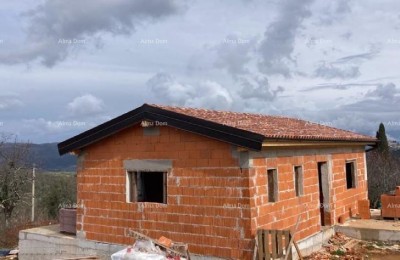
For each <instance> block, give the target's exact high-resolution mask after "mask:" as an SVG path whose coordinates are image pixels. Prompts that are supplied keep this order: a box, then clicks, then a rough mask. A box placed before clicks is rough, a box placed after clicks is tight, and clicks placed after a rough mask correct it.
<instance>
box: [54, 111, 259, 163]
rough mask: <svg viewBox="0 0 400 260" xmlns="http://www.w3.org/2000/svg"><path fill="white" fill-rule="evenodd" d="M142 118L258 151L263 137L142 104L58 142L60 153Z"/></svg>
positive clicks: (122, 128) (129, 125) (126, 126)
mask: <svg viewBox="0 0 400 260" xmlns="http://www.w3.org/2000/svg"><path fill="white" fill-rule="evenodd" d="M142 120H152V121H160V122H165V123H166V124H167V125H168V126H172V127H175V128H178V129H181V130H185V131H189V132H192V133H195V134H200V135H203V136H207V137H210V138H213V139H217V140H220V141H223V142H227V143H230V144H233V145H236V146H239V147H244V148H248V149H251V150H258V151H259V150H261V149H262V142H263V140H264V136H263V135H260V134H256V133H253V132H249V131H245V130H242V129H238V128H234V127H231V126H226V125H222V124H218V123H214V122H211V121H207V120H204V119H200V118H196V117H192V116H188V115H184V114H180V113H176V112H172V111H168V110H165V109H161V108H158V107H154V106H150V105H147V104H144V105H142V106H141V107H139V108H137V109H134V110H132V111H130V112H128V113H125V114H123V115H121V116H119V117H116V118H114V119H112V120H110V121H107V122H105V123H103V124H101V125H99V126H96V127H94V128H92V129H89V130H87V131H85V132H83V133H81V134H79V135H76V136H74V137H72V138H70V139H67V140H65V141H63V142H61V143H59V144H58V151H59V154H60V155H63V154H66V153H68V152H71V151H75V150H80V149H82V148H84V147H87V146H88V145H91V144H93V143H96V142H98V141H100V140H102V139H104V138H106V137H109V136H111V135H114V134H116V133H118V132H120V131H122V130H124V129H126V128H128V127H131V126H133V125H135V124H138V123H140V122H141V121H142Z"/></svg>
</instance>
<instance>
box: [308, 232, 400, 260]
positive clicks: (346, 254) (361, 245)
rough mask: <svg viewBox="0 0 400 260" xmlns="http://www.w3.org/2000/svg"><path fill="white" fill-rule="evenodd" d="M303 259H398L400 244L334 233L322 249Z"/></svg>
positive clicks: (399, 256)
mask: <svg viewBox="0 0 400 260" xmlns="http://www.w3.org/2000/svg"><path fill="white" fill-rule="evenodd" d="M305 259H317V260H333V259H339V260H342V259H343V260H366V259H369V260H370V259H374V260H375V259H376V260H378V259H387V260H395V259H400V243H385V242H379V241H361V240H357V239H353V238H349V237H347V236H345V235H343V234H341V233H336V235H335V236H333V237H332V238H331V239H330V240H329V242H328V243H327V244H326V245H324V248H323V249H321V250H320V251H318V252H315V253H313V254H311V255H310V256H308V257H306V258H305Z"/></svg>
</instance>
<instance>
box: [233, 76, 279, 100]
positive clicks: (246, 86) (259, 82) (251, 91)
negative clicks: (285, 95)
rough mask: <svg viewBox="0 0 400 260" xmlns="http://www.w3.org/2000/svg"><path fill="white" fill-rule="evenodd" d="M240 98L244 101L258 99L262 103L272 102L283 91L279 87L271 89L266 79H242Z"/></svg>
mask: <svg viewBox="0 0 400 260" xmlns="http://www.w3.org/2000/svg"><path fill="white" fill-rule="evenodd" d="M241 82H242V83H241V85H242V86H243V88H242V90H241V91H240V96H241V97H242V98H244V99H250V98H254V99H260V100H263V101H271V100H274V99H275V98H276V97H277V95H278V94H279V93H281V92H283V91H284V88H283V87H281V86H279V87H278V88H276V89H271V86H270V84H269V82H268V78H267V77H264V76H263V77H253V78H251V79H249V78H242V79H241Z"/></svg>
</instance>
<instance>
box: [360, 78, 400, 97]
mask: <svg viewBox="0 0 400 260" xmlns="http://www.w3.org/2000/svg"><path fill="white" fill-rule="evenodd" d="M399 92H400V91H399V90H398V89H397V88H396V85H395V84H393V83H391V82H390V83H387V84H381V85H379V86H377V87H376V88H375V89H374V90H372V91H368V92H367V93H366V95H365V96H366V97H372V98H378V99H383V100H393V99H396V98H397V99H398V98H400V97H399V96H398V95H397V94H398V93H399ZM399 101H400V99H399Z"/></svg>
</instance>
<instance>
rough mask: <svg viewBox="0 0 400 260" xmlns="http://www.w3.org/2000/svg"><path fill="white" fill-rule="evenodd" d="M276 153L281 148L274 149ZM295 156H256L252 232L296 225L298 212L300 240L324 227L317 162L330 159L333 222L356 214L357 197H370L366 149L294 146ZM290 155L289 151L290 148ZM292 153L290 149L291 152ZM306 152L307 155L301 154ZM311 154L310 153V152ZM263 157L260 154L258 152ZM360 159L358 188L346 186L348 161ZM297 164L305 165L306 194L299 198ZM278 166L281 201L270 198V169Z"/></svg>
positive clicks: (253, 168) (252, 176)
mask: <svg viewBox="0 0 400 260" xmlns="http://www.w3.org/2000/svg"><path fill="white" fill-rule="evenodd" d="M270 150H271V151H272V154H277V153H279V150H274V149H270ZM292 150H293V154H292V155H285V156H279V155H278V156H269V158H268V156H266V157H267V158H265V157H261V158H253V159H252V162H253V167H252V169H251V170H250V196H253V199H252V200H251V206H252V233H253V234H254V232H255V230H256V229H257V228H261V227H262V228H266V229H269V228H270V229H287V228H293V227H294V226H295V224H296V221H297V217H298V214H300V215H301V219H300V224H299V226H298V232H297V234H296V236H295V238H296V239H297V240H300V239H303V238H306V237H308V236H310V235H312V234H314V233H316V232H318V231H320V230H321V221H320V209H319V206H320V204H319V203H320V202H319V185H318V166H317V162H323V161H327V162H328V167H329V168H331V170H330V175H331V179H330V203H329V207H330V209H331V213H330V218H331V224H332V225H334V224H337V223H338V217H339V216H341V215H344V216H345V218H348V217H349V212H350V209H351V212H352V214H356V213H357V212H358V211H357V200H360V199H366V198H367V185H366V180H365V165H364V151H363V148H361V147H360V148H357V149H351V148H348V149H347V150H348V151H343V149H325V150H324V149H321V150H311V149H309V150H307V149H303V150H297V151H296V149H292ZM286 154H288V152H287V151H286ZM289 154H290V152H289ZM298 154H306V155H300V156H299V155H298ZM307 154H308V155H307ZM255 156H260V155H255ZM353 159H355V160H356V164H357V167H356V170H357V187H356V188H354V189H347V188H346V175H345V162H346V160H353ZM294 166H303V183H304V189H303V191H304V192H303V196H300V197H296V194H295V187H294V173H293V167H294ZM270 168H275V169H277V172H278V181H279V188H278V190H279V195H278V201H277V202H275V203H269V202H268V200H267V174H266V173H267V169H270Z"/></svg>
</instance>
